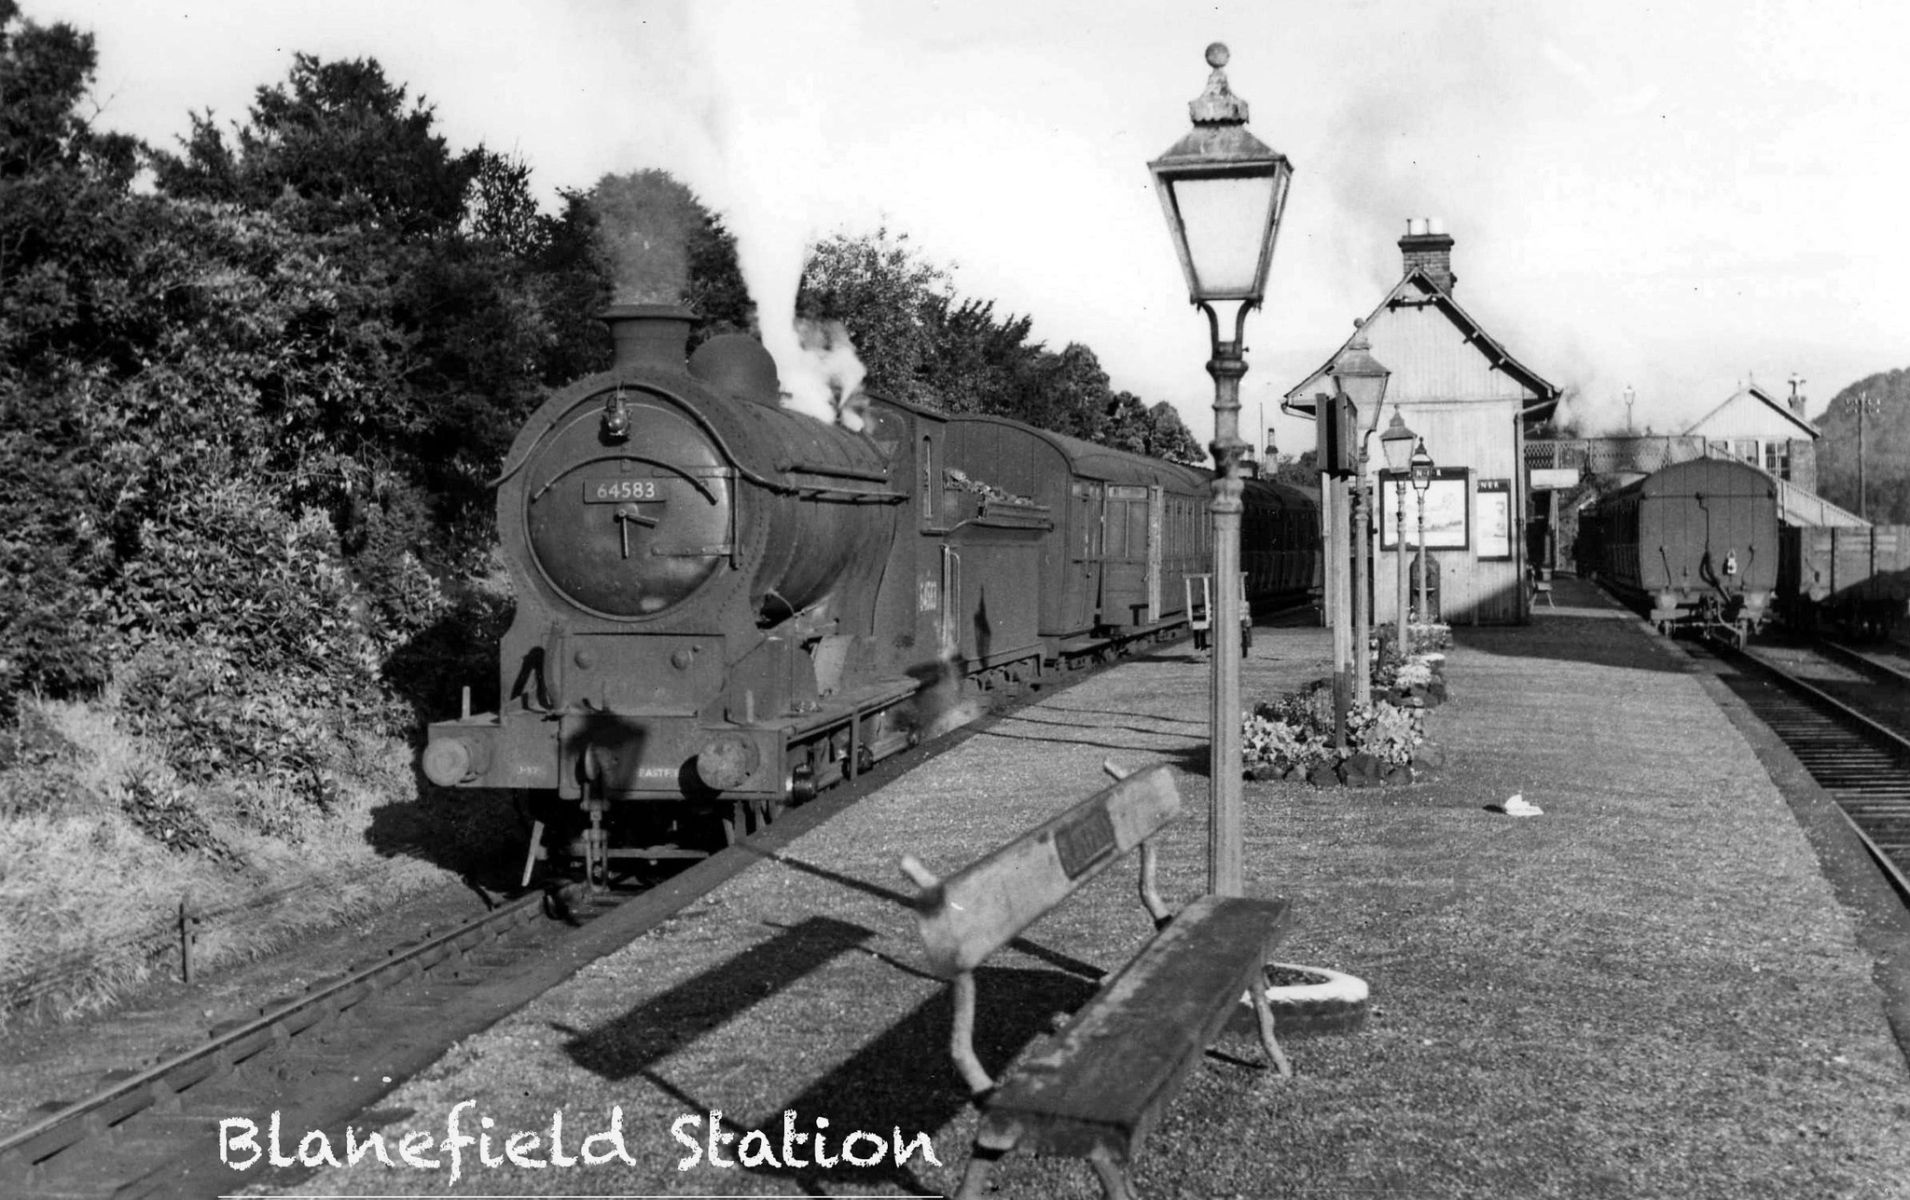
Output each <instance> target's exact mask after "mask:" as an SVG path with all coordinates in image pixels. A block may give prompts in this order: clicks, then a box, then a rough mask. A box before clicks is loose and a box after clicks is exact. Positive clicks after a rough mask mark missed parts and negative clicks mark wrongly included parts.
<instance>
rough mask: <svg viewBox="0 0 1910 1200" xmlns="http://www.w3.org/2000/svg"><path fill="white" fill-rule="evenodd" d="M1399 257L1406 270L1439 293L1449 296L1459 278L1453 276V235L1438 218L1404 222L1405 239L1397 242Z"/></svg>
mask: <svg viewBox="0 0 1910 1200" xmlns="http://www.w3.org/2000/svg"><path fill="white" fill-rule="evenodd" d="M1399 252H1400V255H1401V256H1402V257H1403V258H1404V259H1405V260H1406V270H1407V272H1408V273H1411V272H1413V271H1423V272H1425V274H1426V277H1427V278H1428V279H1430V280H1432V281H1433V283H1434V284H1436V285H1437V286H1438V288H1439V290H1440V291H1442V292H1446V293H1449V294H1450V293H1451V291H1452V288H1453V285H1454V284H1456V283H1458V282H1459V277H1458V276H1457V275H1454V274H1453V273H1452V235H1451V234H1449V233H1447V232H1446V223H1445V222H1444V221H1443V220H1441V219H1439V218H1438V217H1412V218H1410V219H1408V220H1407V222H1406V236H1405V237H1403V238H1401V239H1399Z"/></svg>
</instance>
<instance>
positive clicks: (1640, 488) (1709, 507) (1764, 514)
mask: <svg viewBox="0 0 1910 1200" xmlns="http://www.w3.org/2000/svg"><path fill="white" fill-rule="evenodd" d="M1579 536H1580V541H1579V546H1578V551H1577V555H1578V561H1579V562H1580V563H1581V564H1589V565H1590V566H1591V569H1592V570H1593V571H1594V573H1595V574H1597V576H1598V577H1599V578H1600V579H1601V580H1603V581H1604V582H1605V583H1606V584H1607V585H1608V586H1609V587H1611V588H1612V590H1614V591H1616V592H1618V593H1619V594H1621V595H1623V596H1625V597H1627V598H1629V599H1633V600H1638V601H1644V602H1648V603H1649V605H1650V613H1649V615H1650V619H1651V621H1652V622H1653V623H1654V624H1655V625H1657V626H1658V628H1659V629H1660V630H1661V631H1666V632H1668V631H1670V630H1671V629H1673V628H1692V629H1697V630H1699V631H1701V632H1706V633H1722V634H1724V635H1726V636H1728V637H1730V638H1731V639H1732V640H1733V641H1735V642H1737V643H1738V644H1740V645H1742V644H1743V643H1744V641H1745V640H1746V639H1747V638H1748V637H1749V636H1750V635H1751V634H1752V633H1755V632H1756V631H1757V630H1758V628H1759V627H1760V626H1761V625H1762V624H1763V623H1764V621H1765V620H1766V619H1767V618H1768V616H1769V615H1770V611H1771V598H1772V595H1773V593H1774V591H1775V590H1776V587H1777V575H1778V503H1777V486H1776V481H1775V480H1774V479H1772V477H1771V476H1769V475H1767V474H1765V473H1764V472H1763V471H1760V470H1758V469H1757V468H1756V467H1753V466H1751V465H1749V464H1748V463H1742V462H1738V461H1736V460H1735V459H1725V458H1699V459H1692V460H1691V461H1689V462H1682V463H1675V464H1673V465H1672V466H1669V467H1666V468H1664V469H1663V470H1660V471H1656V472H1654V473H1653V474H1650V475H1647V476H1646V477H1645V478H1643V479H1641V480H1639V481H1637V482H1636V483H1633V484H1631V485H1629V486H1628V487H1624V488H1621V489H1619V490H1618V491H1616V492H1613V493H1612V494H1610V495H1609V496H1605V497H1603V498H1601V499H1600V500H1599V501H1598V503H1597V504H1596V505H1595V506H1594V507H1592V508H1591V509H1588V510H1587V511H1586V512H1585V513H1583V514H1581V516H1580V518H1579Z"/></svg>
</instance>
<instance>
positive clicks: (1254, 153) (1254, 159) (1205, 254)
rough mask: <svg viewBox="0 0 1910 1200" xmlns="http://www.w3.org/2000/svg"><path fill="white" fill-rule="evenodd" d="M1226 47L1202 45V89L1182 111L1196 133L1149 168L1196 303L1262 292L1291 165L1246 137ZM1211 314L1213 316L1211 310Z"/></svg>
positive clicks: (1255, 298)
mask: <svg viewBox="0 0 1910 1200" xmlns="http://www.w3.org/2000/svg"><path fill="white" fill-rule="evenodd" d="M1227 59H1228V53H1227V47H1226V46H1224V45H1222V44H1221V43H1219V42H1215V43H1214V44H1213V45H1211V46H1209V47H1207V65H1208V66H1210V67H1212V68H1213V69H1214V70H1213V74H1211V75H1209V76H1208V77H1207V90H1206V91H1204V92H1202V93H1201V94H1200V95H1199V96H1197V97H1196V98H1195V99H1194V100H1193V101H1192V102H1190V103H1189V104H1188V106H1187V108H1188V112H1189V114H1190V115H1191V116H1192V117H1193V119H1194V128H1193V129H1192V130H1191V131H1190V132H1189V133H1188V134H1187V136H1186V137H1183V138H1182V139H1181V140H1180V141H1178V142H1175V143H1174V144H1173V145H1172V146H1171V147H1169V148H1168V150H1167V153H1165V154H1163V155H1161V156H1160V157H1159V158H1157V159H1155V160H1154V161H1153V162H1151V163H1148V164H1147V169H1148V170H1149V171H1150V172H1152V173H1153V175H1154V187H1155V189H1156V191H1157V192H1158V193H1159V194H1160V198H1161V211H1162V212H1163V213H1164V214H1166V217H1167V231H1168V233H1169V235H1171V236H1172V237H1173V239H1174V252H1175V253H1176V254H1178V255H1179V256H1180V266H1181V272H1182V274H1184V275H1185V276H1186V277H1187V298H1188V300H1189V301H1190V302H1192V303H1194V304H1200V305H1207V304H1211V303H1214V302H1216V301H1225V300H1239V301H1243V302H1244V303H1243V306H1242V312H1243V314H1244V312H1245V310H1246V309H1247V308H1252V307H1257V306H1258V305H1259V304H1260V298H1261V297H1262V296H1263V295H1265V294H1266V288H1267V269H1268V267H1270V266H1271V265H1272V263H1273V244H1274V240H1275V239H1276V238H1277V237H1278V235H1279V232H1280V217H1281V214H1282V213H1283V212H1284V211H1285V209H1286V204H1287V185H1288V184H1289V183H1290V182H1291V180H1292V178H1293V164H1291V163H1290V162H1288V161H1287V157H1286V155H1284V154H1281V153H1280V152H1279V151H1277V150H1274V149H1272V148H1271V147H1269V146H1268V145H1267V144H1266V143H1265V142H1262V141H1261V140H1260V139H1259V138H1257V137H1255V136H1254V135H1253V134H1251V133H1248V132H1247V102H1246V101H1245V100H1242V99H1241V98H1240V97H1238V96H1236V95H1234V94H1233V91H1232V90H1231V89H1230V88H1229V87H1228V86H1227V74H1226V72H1225V71H1224V70H1222V68H1223V67H1225V66H1226V65H1227ZM1210 315H1211V313H1210Z"/></svg>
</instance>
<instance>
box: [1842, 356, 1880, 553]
mask: <svg viewBox="0 0 1910 1200" xmlns="http://www.w3.org/2000/svg"><path fill="white" fill-rule="evenodd" d="M1882 410H1883V397H1881V396H1878V397H1875V398H1874V399H1873V398H1872V397H1871V395H1870V389H1869V388H1865V389H1864V390H1863V391H1861V392H1858V393H1857V394H1856V395H1855V396H1845V397H1844V411H1845V412H1854V413H1856V414H1857V515H1858V516H1860V517H1862V518H1863V519H1864V520H1866V521H1868V520H1869V519H1870V507H1869V506H1870V497H1869V494H1868V490H1867V489H1866V488H1865V487H1864V417H1865V416H1869V415H1874V414H1876V413H1878V412H1881V411H1882Z"/></svg>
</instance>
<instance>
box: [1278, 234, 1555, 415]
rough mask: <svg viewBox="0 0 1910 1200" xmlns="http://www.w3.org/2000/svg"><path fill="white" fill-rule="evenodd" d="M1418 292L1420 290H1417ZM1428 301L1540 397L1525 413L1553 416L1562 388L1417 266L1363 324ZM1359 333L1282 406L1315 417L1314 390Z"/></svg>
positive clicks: (1504, 369)
mask: <svg viewBox="0 0 1910 1200" xmlns="http://www.w3.org/2000/svg"><path fill="white" fill-rule="evenodd" d="M1415 292H1416V293H1418V294H1413V293H1415ZM1424 305H1433V306H1436V307H1438V308H1439V309H1440V310H1441V311H1443V312H1444V313H1445V314H1446V315H1447V317H1449V318H1450V319H1451V320H1452V322H1453V324H1455V325H1457V326H1458V327H1459V328H1460V329H1461V330H1462V331H1463V332H1464V333H1465V335H1466V339H1467V340H1468V341H1469V342H1472V343H1473V344H1475V345H1477V346H1478V347H1479V351H1480V353H1482V354H1484V355H1485V356H1486V358H1487V359H1488V360H1489V361H1490V362H1491V363H1492V365H1493V366H1494V367H1496V368H1498V369H1499V370H1501V371H1504V372H1505V373H1506V374H1507V375H1510V376H1511V377H1512V378H1513V379H1516V380H1517V381H1518V382H1519V383H1521V384H1522V385H1524V386H1525V387H1526V388H1528V389H1530V390H1531V391H1532V392H1533V393H1534V394H1535V395H1536V396H1537V397H1538V399H1537V400H1536V401H1534V402H1533V403H1532V404H1530V405H1527V406H1526V408H1525V409H1524V411H1523V413H1522V415H1523V416H1525V417H1526V418H1527V419H1528V420H1533V421H1544V420H1547V419H1549V418H1550V417H1551V415H1552V410H1554V409H1556V408H1557V407H1558V402H1559V389H1558V388H1557V387H1555V386H1553V385H1552V384H1550V383H1548V382H1546V381H1545V380H1544V379H1542V378H1540V377H1539V375H1538V374H1537V373H1536V372H1534V371H1533V370H1532V369H1531V368H1529V367H1527V366H1526V365H1525V364H1524V363H1521V362H1520V361H1519V360H1518V359H1516V358H1513V357H1512V355H1511V354H1510V353H1509V352H1508V351H1507V350H1506V348H1505V347H1504V346H1502V345H1500V344H1499V342H1498V341H1497V340H1496V339H1494V338H1493V337H1492V335H1491V334H1488V333H1487V332H1486V331H1485V330H1484V329H1483V328H1482V327H1481V326H1480V324H1479V322H1477V321H1475V320H1473V319H1472V315H1471V314H1470V313H1468V312H1467V311H1466V310H1465V309H1463V308H1461V307H1459V302H1458V301H1457V300H1454V299H1453V298H1452V293H1450V292H1448V291H1446V290H1445V289H1444V288H1442V287H1440V286H1439V285H1438V284H1437V283H1435V282H1434V281H1433V279H1432V277H1431V276H1430V275H1428V274H1427V273H1426V272H1425V271H1423V270H1420V269H1419V268H1417V267H1415V268H1414V269H1412V270H1410V271H1408V272H1406V274H1405V276H1404V277H1402V278H1401V279H1400V281H1399V282H1398V283H1396V284H1394V285H1393V289H1392V290H1391V291H1389V292H1387V293H1386V296H1385V298H1384V299H1382V300H1381V301H1380V302H1379V304H1378V306H1377V307H1375V308H1374V309H1373V311H1372V312H1370V313H1368V314H1367V316H1366V320H1365V321H1362V322H1361V323H1360V324H1361V325H1362V326H1365V325H1367V324H1370V323H1371V322H1372V321H1373V320H1374V319H1375V318H1376V317H1379V316H1380V315H1381V314H1383V313H1385V312H1387V311H1388V310H1390V309H1393V308H1406V307H1419V306H1424ZM1357 336H1359V333H1358V330H1355V331H1354V333H1353V335H1352V336H1350V337H1348V338H1347V339H1346V341H1344V342H1341V343H1340V344H1339V346H1337V347H1335V348H1334V350H1333V353H1331V354H1329V355H1327V356H1326V361H1325V362H1324V363H1322V364H1321V365H1320V369H1319V370H1317V371H1315V372H1313V373H1312V374H1311V375H1308V376H1307V377H1306V378H1305V379H1303V380H1301V381H1300V384H1299V386H1297V387H1295V388H1294V389H1293V390H1292V391H1290V392H1288V393H1287V394H1286V397H1285V398H1284V399H1282V400H1281V402H1280V410H1281V411H1282V412H1287V413H1292V414H1293V415H1294V416H1296V417H1305V418H1307V419H1308V420H1311V419H1313V415H1314V411H1313V392H1314V390H1315V389H1316V388H1317V387H1318V386H1319V383H1320V381H1321V380H1322V379H1324V378H1325V377H1326V376H1327V375H1328V373H1329V372H1331V371H1332V369H1333V362H1334V360H1335V359H1337V358H1339V356H1340V352H1341V351H1342V350H1345V349H1346V347H1347V346H1348V345H1349V344H1350V343H1351V342H1352V340H1353V338H1354V337H1357Z"/></svg>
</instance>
